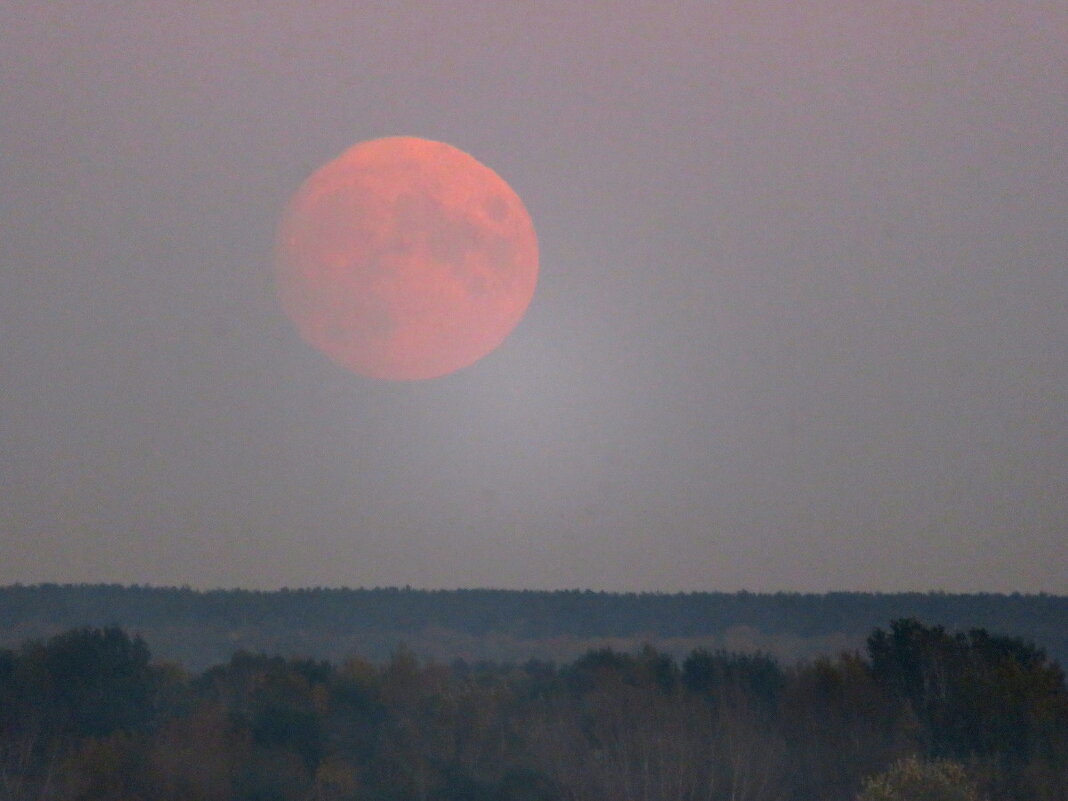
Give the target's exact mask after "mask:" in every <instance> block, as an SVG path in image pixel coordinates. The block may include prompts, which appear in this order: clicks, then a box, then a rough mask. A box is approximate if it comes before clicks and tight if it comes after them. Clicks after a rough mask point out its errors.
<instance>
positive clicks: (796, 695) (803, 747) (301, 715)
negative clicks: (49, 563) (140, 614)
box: [0, 619, 1068, 801]
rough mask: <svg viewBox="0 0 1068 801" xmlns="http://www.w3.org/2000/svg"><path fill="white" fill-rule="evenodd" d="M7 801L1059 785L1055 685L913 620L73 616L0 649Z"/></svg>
mask: <svg viewBox="0 0 1068 801" xmlns="http://www.w3.org/2000/svg"><path fill="white" fill-rule="evenodd" d="M0 798H3V799H7V800H9V801H30V800H31V799H32V800H33V801H38V800H39V799H49V800H50V801H52V800H53V799H54V801H118V800H119V799H122V800H123V801H150V800H151V801H216V800H218V801H290V800H292V801H298V800H299V801H608V800H609V799H611V801H699V800H700V801H858V800H859V801H1063V799H1065V798H1068V688H1066V685H1065V676H1064V673H1063V671H1062V670H1061V668H1060V666H1059V665H1058V664H1057V663H1056V662H1055V661H1053V660H1051V659H1050V658H1048V657H1047V655H1046V654H1045V653H1044V652H1043V651H1042V650H1041V649H1039V648H1037V647H1035V646H1034V645H1032V644H1030V643H1029V642H1027V641H1025V640H1023V639H1020V638H1016V637H1008V636H1000V635H994V634H990V633H988V632H987V631H986V630H983V629H973V630H969V631H966V632H950V631H947V630H946V629H944V628H942V627H940V626H929V625H925V624H923V623H920V622H918V621H917V620H915V619H899V620H895V621H893V622H892V623H891V624H890V625H889V627H888V628H887V629H885V630H884V629H881V628H880V629H876V630H875V631H874V632H873V633H871V634H870V636H869V637H868V638H867V644H866V649H865V652H864V653H859V652H853V653H843V654H841V655H839V656H836V657H833V658H831V657H825V658H820V659H817V660H815V661H811V662H801V663H797V664H794V665H789V666H784V665H783V664H781V663H780V662H778V661H777V660H775V659H773V658H771V657H768V656H766V655H760V654H736V653H729V652H725V651H718V652H717V651H704V650H698V651H694V652H692V653H690V654H689V655H688V656H686V657H685V658H684V659H682V660H681V661H680V660H676V659H674V658H673V657H671V656H670V655H668V654H665V653H663V652H660V651H658V650H656V649H654V648H651V647H647V648H644V649H642V650H639V651H635V652H631V653H624V652H619V651H614V650H608V649H605V650H597V651H591V652H589V653H587V654H585V655H583V656H582V657H580V658H578V659H576V660H574V661H573V662H569V663H566V664H562V665H555V664H552V663H548V662H543V661H537V660H531V661H529V662H526V663H523V664H517V665H507V664H493V663H485V662H482V663H469V662H464V661H456V662H454V663H452V664H451V665H448V666H446V665H442V664H436V663H433V662H426V661H422V660H420V659H418V658H417V657H416V656H415V655H414V654H413V653H411V652H410V651H407V650H404V649H401V650H398V651H397V652H396V653H394V654H393V655H392V657H391V658H390V659H388V660H387V661H385V662H383V663H379V664H375V663H372V662H369V661H366V660H363V659H359V658H350V659H347V660H345V661H343V662H341V663H340V664H333V663H330V662H326V661H319V660H314V659H301V658H283V657H278V656H267V655H263V654H252V653H248V652H244V651H241V652H238V653H235V654H234V655H233V656H232V657H231V658H230V659H229V661H228V662H226V663H225V664H220V665H217V666H214V667H211V668H209V669H207V670H204V671H202V672H196V673H189V672H187V671H185V670H184V669H183V668H181V667H180V666H178V665H176V664H173V663H166V662H153V661H152V659H151V658H150V654H149V650H148V647H147V646H146V644H145V642H144V641H143V640H142V639H141V638H140V637H137V636H131V635H130V634H128V633H127V632H125V631H124V630H122V629H119V628H103V629H100V628H81V629H74V630H71V631H67V632H64V633H61V634H59V635H57V636H55V637H52V638H50V639H48V640H31V641H27V642H26V643H24V644H23V645H22V646H20V647H19V648H17V649H12V650H6V651H0Z"/></svg>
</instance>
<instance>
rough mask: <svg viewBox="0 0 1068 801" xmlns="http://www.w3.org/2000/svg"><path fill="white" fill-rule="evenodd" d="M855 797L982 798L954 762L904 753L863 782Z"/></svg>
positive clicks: (879, 800) (871, 800) (899, 800)
mask: <svg viewBox="0 0 1068 801" xmlns="http://www.w3.org/2000/svg"><path fill="white" fill-rule="evenodd" d="M857 801H981V796H980V795H979V791H978V790H977V789H976V787H975V784H974V783H973V782H972V781H971V780H970V779H969V777H968V775H967V773H965V771H964V768H963V767H962V766H961V765H960V764H959V763H957V762H950V761H948V760H937V761H934V762H923V761H921V760H919V759H917V758H916V757H907V758H905V759H902V760H900V761H898V762H895V763H894V764H893V765H891V766H890V767H889V768H888V769H887V770H885V771H884V772H882V773H880V774H878V775H876V776H872V777H871V778H869V779H868V780H866V781H865V782H864V789H863V790H862V791H861V793H860V795H859V796H857Z"/></svg>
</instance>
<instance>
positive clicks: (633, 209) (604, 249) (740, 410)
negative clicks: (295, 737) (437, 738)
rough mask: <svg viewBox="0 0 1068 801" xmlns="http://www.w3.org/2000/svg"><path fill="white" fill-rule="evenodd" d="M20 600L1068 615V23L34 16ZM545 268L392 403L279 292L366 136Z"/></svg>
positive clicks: (259, 10) (26, 96)
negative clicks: (282, 230) (504, 230)
mask: <svg viewBox="0 0 1068 801" xmlns="http://www.w3.org/2000/svg"><path fill="white" fill-rule="evenodd" d="M0 75H2V76H3V77H2V78H0V215H2V216H0V493H2V494H0V582H3V583H9V582H15V581H21V582H37V581H63V582H68V581H74V582H80V581H89V582H96V581H107V582H123V583H133V582H136V583H152V584H185V583H187V584H190V585H193V586H197V587H214V586H227V587H229V586H242V587H263V588H269V587H277V586H282V585H289V586H300V585H365V586H374V585H403V584H412V585H413V586H426V587H470V586H496V587H532V588H556V587H594V588H604V589H614V590H665V591H673V590H690V589H697V590H735V589H740V588H746V589H750V590H813V591H822V590H829V589H867V590H903V589H921V590H923V589H932V588H941V589H945V590H950V591H961V590H968V591H971V590H990V591H1011V590H1019V591H1039V590H1044V591H1050V592H1057V593H1065V592H1068V571H1066V570H1065V566H1066V565H1068V314H1066V313H1065V310H1066V308H1068V3H1065V2H1063V0H1056V1H1055V2H1054V1H1048V2H1043V1H1042V0H997V2H979V1H978V0H971V1H969V2H964V1H963V0H944V1H943V2H937V3H933V2H930V0H909V1H908V2H898V1H892V2H880V1H879V0H875V1H873V2H844V0H841V1H839V0H789V2H785V1H784V2H761V1H760V0H731V2H718V1H717V0H700V1H699V2H677V3H675V2H672V3H637V2H619V3H606V2H582V3H576V2H555V1H553V0H539V1H538V2H521V1H516V2H488V0H487V2H473V0H456V1H455V2H449V3H444V2H443V3H431V2H425V3H414V2H399V1H395V2H383V3H363V2H361V3H356V2H333V1H331V2H319V3H311V2H309V3H293V2H289V1H288V0H287V1H286V2H255V3H253V2H241V3H239V2H221V0H210V2H204V3H178V2H140V3H137V2H48V3H38V2H11V3H6V4H4V5H3V7H2V9H0ZM394 134H410V135H416V136H422V137H426V138H430V139H436V140H441V141H445V142H449V143H451V144H453V145H455V146H457V147H459V148H461V149H463V150H465V151H467V152H469V153H471V154H472V155H474V156H475V157H476V158H477V159H479V160H480V161H482V162H483V163H485V164H487V165H489V166H490V167H492V168H493V169H494V170H496V171H497V172H498V173H500V174H501V175H502V176H503V177H504V178H505V179H506V180H508V182H509V183H510V184H511V186H512V187H513V188H514V189H515V190H516V192H518V194H519V195H520V196H521V197H522V198H523V201H524V203H525V204H526V206H527V208H528V210H529V211H530V213H531V216H532V217H533V220H534V224H535V226H536V228H537V232H538V237H539V244H540V249H541V277H540V283H539V286H538V290H537V292H536V294H535V296H534V300H533V303H532V304H531V307H530V309H529V312H528V314H527V316H526V318H525V319H524V320H523V322H522V323H521V324H520V325H519V327H518V328H517V329H516V330H515V331H514V333H513V334H512V335H511V336H510V337H509V338H508V339H507V340H506V341H505V343H504V345H503V346H502V347H500V348H499V349H498V350H497V351H495V352H494V353H493V354H491V355H490V356H488V357H487V358H485V359H484V360H482V361H481V362H478V363H477V364H475V365H474V366H472V367H470V368H468V369H466V370H464V371H461V372H459V373H456V374H453V375H451V376H448V377H446V378H441V379H436V380H431V381H426V382H417V383H383V382H375V381H372V380H369V379H364V378H360V377H358V376H355V375H352V374H349V373H346V372H344V371H343V370H341V369H340V368H338V367H336V366H335V365H334V364H333V363H332V362H330V361H329V360H328V359H326V358H325V357H324V356H322V355H321V354H320V353H318V352H317V351H315V350H313V349H311V348H310V347H308V346H307V345H305V344H304V343H303V342H302V341H301V340H300V338H299V337H298V336H297V335H296V333H295V332H294V330H293V328H292V326H291V325H290V323H289V322H288V320H287V319H286V318H285V316H284V315H283V314H282V312H281V310H280V308H279V305H278V302H277V300H276V297H275V294H274V287H273V283H272V281H273V278H272V265H271V259H272V256H271V252H272V247H273V241H272V240H273V237H274V230H275V226H276V224H277V221H278V218H279V215H280V213H281V211H282V208H283V206H284V204H285V203H286V201H287V200H288V198H289V197H290V195H291V194H292V192H293V191H294V190H295V189H296V188H297V187H298V186H299V185H300V183H301V182H302V181H303V180H304V179H305V177H307V175H308V174H310V173H311V172H312V171H313V170H314V169H316V168H317V167H318V166H319V165H321V164H322V163H324V162H326V161H327V160H329V159H332V158H333V157H335V156H336V155H337V154H338V153H340V152H341V151H342V150H344V149H345V148H347V147H349V146H350V145H352V144H353V143H355V142H358V141H361V140H366V139H371V138H375V137H380V136H387V135H394Z"/></svg>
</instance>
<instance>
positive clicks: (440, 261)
mask: <svg viewBox="0 0 1068 801" xmlns="http://www.w3.org/2000/svg"><path fill="white" fill-rule="evenodd" d="M275 265H276V269H275V277H276V281H277V289H278V296H279V300H280V301H281V305H282V309H283V310H284V312H285V313H286V315H287V316H288V317H289V319H290V320H291V321H292V322H293V325H294V326H295V327H296V329H297V332H298V333H299V334H300V336H301V337H302V338H303V339H304V340H305V341H306V342H308V343H309V344H311V345H312V346H314V347H316V348H318V349H319V350H320V351H322V352H323V353H324V354H326V355H327V356H328V357H329V358H330V359H332V360H333V361H334V362H336V363H337V364H339V365H341V366H342V367H344V368H346V369H349V370H352V371H354V372H356V373H358V374H361V375H364V376H368V377H371V378H377V379H386V380H392V381H417V380H420V379H427V378H436V377H438V376H443V375H447V374H449V373H452V372H455V371H456V370H460V369H462V368H464V367H468V366H469V365H471V364H473V363H475V362H476V361H478V360H479V359H481V358H482V357H483V356H485V355H486V354H488V353H490V352H491V351H492V350H494V349H495V348H496V347H497V346H498V345H500V344H501V342H502V341H504V339H505V337H507V336H508V334H509V333H510V332H511V331H512V329H514V328H515V326H516V325H517V324H518V323H519V321H520V319H522V317H523V315H524V313H525V312H526V309H527V307H528V305H529V304H530V300H531V298H532V297H533V295H534V287H535V285H536V283H537V279H538V243H537V237H536V235H535V233H534V225H533V223H532V222H531V219H530V215H529V214H528V213H527V210H526V208H525V207H524V206H523V202H522V201H521V200H520V199H519V196H518V195H517V194H516V193H515V192H514V191H512V188H511V187H510V186H508V184H507V183H505V181H504V179H502V178H501V177H500V176H499V175H497V173H495V172H494V171H493V170H491V169H490V168H489V167H487V166H485V165H484V164H482V163H480V162H479V161H477V160H475V158H473V157H472V156H470V155H468V154H467V153H464V152H463V151H462V150H458V149H457V148H455V147H452V146H451V145H447V144H445V143H443V142H435V141H431V140H428V139H420V138H416V137H409V136H394V137H387V138H383V139H373V140H371V141H367V142H361V143H359V144H356V145H354V146H353V147H351V148H349V149H348V150H346V151H345V152H344V153H342V154H341V155H340V156H338V157H337V158H336V159H334V160H333V161H331V162H329V163H327V164H325V165H323V166H322V167H320V168H319V169H318V170H316V171H315V172H314V173H312V175H311V176H310V177H309V178H308V179H307V180H306V181H305V182H304V183H303V184H302V185H301V187H300V188H299V189H298V190H297V192H296V193H295V194H294V195H293V197H292V199H291V200H290V202H289V204H288V206H287V207H286V209H285V211H284V213H283V215H282V219H281V222H280V223H279V226H278V235H277V241H276V259H275Z"/></svg>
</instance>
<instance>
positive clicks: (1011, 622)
mask: <svg viewBox="0 0 1068 801" xmlns="http://www.w3.org/2000/svg"><path fill="white" fill-rule="evenodd" d="M905 617H913V618H916V619H918V620H937V621H939V622H940V623H941V624H942V625H944V626H946V627H948V628H952V629H960V630H967V629H972V628H985V629H987V630H988V631H1008V632H1012V633H1013V634H1015V635H1016V636H1020V637H1024V638H1025V639H1027V640H1030V641H1033V642H1035V643H1037V644H1038V645H1039V646H1041V647H1042V648H1044V649H1045V650H1046V651H1047V652H1048V653H1049V654H1050V655H1051V656H1052V657H1053V658H1054V659H1057V660H1058V661H1060V662H1061V664H1068V597H1064V596H1050V595H997V594H983V595H948V594H944V593H907V594H872V593H844V592H843V593H829V594H825V595H805V594H798V593H776V594H756V593H747V592H740V593H678V594H654V593H644V594H636V593H630V594H626V593H605V592H591V591H588V590H583V591H579V590H575V591H556V592H545V591H526V592H521V591H509V590H440V591H427V590H413V589H396V588H380V589H379V588H376V589H302V590H281V591H275V592H250V591H247V590H217V591H211V592H197V591H194V590H191V589H188V588H152V587H122V586H117V585H67V586H61V585H47V584H45V585H34V586H9V587H0V647H3V646H7V647H16V646H18V645H19V644H20V643H21V642H22V641H23V640H25V639H28V638H38V639H40V638H47V637H50V636H52V635H54V634H58V633H60V632H62V631H66V630H68V629H71V628H78V627H82V626H96V627H103V626H120V627H122V628H124V629H126V630H127V631H130V632H132V633H136V634H140V635H141V636H143V637H144V638H145V639H146V640H147V641H148V642H150V643H152V649H153V652H154V653H155V654H156V656H157V657H158V658H161V659H166V660H172V661H177V662H180V663H181V664H183V665H185V666H186V667H187V668H188V669H190V670H202V669H204V668H207V667H209V666H211V665H214V664H217V663H219V662H223V661H225V660H227V659H229V658H230V655H231V654H232V653H233V652H234V651H237V650H241V649H244V650H248V651H263V652H266V653H272V654H280V655H282V656H290V655H297V656H302V657H307V658H313V659H326V660H330V661H334V662H340V661H341V660H343V659H345V658H346V657H348V656H352V655H359V656H362V657H364V658H367V659H370V660H372V661H376V662H380V661H382V660H385V659H388V658H389V656H390V654H391V653H393V651H394V650H395V649H396V648H397V647H398V646H399V645H401V644H404V645H406V646H407V647H408V648H410V649H411V650H412V651H414V652H415V653H416V654H417V655H419V656H420V657H423V658H433V659H435V660H437V661H439V662H451V661H452V660H453V659H456V658H463V659H466V660H467V661H478V660H482V659H491V660H494V661H511V662H523V661H525V660H527V659H529V658H531V657H532V656H533V657H537V658H540V659H543V660H552V661H555V662H564V661H571V660H574V659H577V658H579V657H580V656H582V655H583V654H584V653H586V652H587V651H589V650H591V649H598V648H605V647H612V648H615V649H616V650H633V649H635V648H640V647H641V646H642V645H643V644H652V645H654V646H655V647H656V648H657V649H658V650H661V651H664V652H666V653H669V654H671V655H673V656H674V657H676V658H677V659H679V660H682V659H684V658H685V657H686V655H687V654H689V653H690V652H691V651H693V650H695V649H698V648H703V649H705V650H710V651H715V650H729V651H735V652H748V653H753V652H757V651H760V652H763V653H769V654H772V655H775V656H777V657H778V658H780V659H781V660H783V661H784V662H791V663H792V662H794V661H796V660H797V659H802V658H805V659H814V658H815V657H817V656H821V655H831V656H833V655H834V654H836V653H838V652H840V651H842V650H857V649H863V648H864V642H865V638H866V637H867V636H868V634H870V633H871V631H872V629H874V628H875V627H876V626H882V625H886V621H888V620H894V619H897V618H905Z"/></svg>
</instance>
